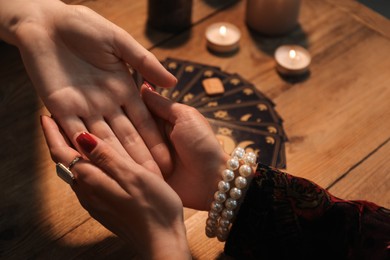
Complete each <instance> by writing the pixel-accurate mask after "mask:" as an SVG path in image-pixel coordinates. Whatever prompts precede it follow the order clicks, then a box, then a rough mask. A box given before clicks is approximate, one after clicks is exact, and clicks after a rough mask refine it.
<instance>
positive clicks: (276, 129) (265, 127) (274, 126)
mask: <svg viewBox="0 0 390 260" xmlns="http://www.w3.org/2000/svg"><path fill="white" fill-rule="evenodd" d="M231 123H234V124H235V125H240V126H244V127H248V128H253V129H256V130H259V131H262V132H267V133H269V134H275V135H279V136H280V138H281V139H282V140H283V141H287V140H288V138H287V135H286V133H285V131H284V130H283V127H282V125H281V124H280V123H257V122H248V121H234V122H231Z"/></svg>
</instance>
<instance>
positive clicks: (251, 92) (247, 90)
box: [242, 88, 253, 96]
mask: <svg viewBox="0 0 390 260" xmlns="http://www.w3.org/2000/svg"><path fill="white" fill-rule="evenodd" d="M242 93H244V94H245V95H247V96H250V95H252V94H253V90H252V89H250V88H246V89H244V90H243V91H242Z"/></svg>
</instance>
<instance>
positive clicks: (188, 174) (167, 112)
mask: <svg viewBox="0 0 390 260" xmlns="http://www.w3.org/2000/svg"><path fill="white" fill-rule="evenodd" d="M141 92H142V97H143V100H144V102H145V104H146V105H147V107H148V108H149V110H150V111H151V112H152V114H154V115H155V116H156V118H158V119H157V120H160V121H161V122H160V123H161V124H162V129H163V130H162V131H163V132H164V131H165V132H166V135H167V137H168V139H169V143H170V144H171V145H172V152H171V156H172V158H173V163H174V166H173V170H172V172H170V173H169V174H166V175H164V178H165V180H166V181H167V183H168V184H169V185H170V186H171V187H172V188H173V189H174V190H175V191H176V192H177V193H178V195H179V196H180V198H181V199H182V201H183V204H184V206H186V207H190V208H194V209H199V210H209V209H210V204H211V202H212V201H213V195H214V192H215V191H216V190H217V184H218V182H219V181H220V180H221V172H222V170H223V169H225V167H226V161H227V159H228V155H227V154H226V153H225V152H224V151H223V149H222V146H221V145H220V143H219V142H218V140H217V139H216V137H215V134H214V132H213V131H212V129H211V127H210V125H209V123H208V122H207V120H206V119H205V118H204V117H203V116H202V115H201V114H200V113H199V112H198V111H197V110H196V109H194V108H192V107H189V106H186V105H183V104H179V103H174V102H172V101H170V100H168V99H166V98H164V97H162V96H160V95H159V94H158V93H156V92H153V91H150V89H149V88H146V87H143V88H142V89H141Z"/></svg>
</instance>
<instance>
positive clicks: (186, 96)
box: [183, 93, 194, 103]
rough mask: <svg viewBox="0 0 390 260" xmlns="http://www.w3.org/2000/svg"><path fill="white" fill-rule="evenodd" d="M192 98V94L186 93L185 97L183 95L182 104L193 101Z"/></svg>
mask: <svg viewBox="0 0 390 260" xmlns="http://www.w3.org/2000/svg"><path fill="white" fill-rule="evenodd" d="M193 98H194V94H192V93H188V94H187V95H185V96H184V97H183V102H186V103H187V102H188V101H190V100H191V99H193Z"/></svg>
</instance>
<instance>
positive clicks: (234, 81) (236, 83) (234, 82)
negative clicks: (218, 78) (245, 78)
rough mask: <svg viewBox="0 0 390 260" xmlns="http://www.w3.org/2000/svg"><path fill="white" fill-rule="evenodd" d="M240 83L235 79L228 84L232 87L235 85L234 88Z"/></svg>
mask: <svg viewBox="0 0 390 260" xmlns="http://www.w3.org/2000/svg"><path fill="white" fill-rule="evenodd" d="M240 82H241V80H239V79H236V78H235V79H231V80H230V83H231V84H233V85H235V86H237V85H238V84H240Z"/></svg>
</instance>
